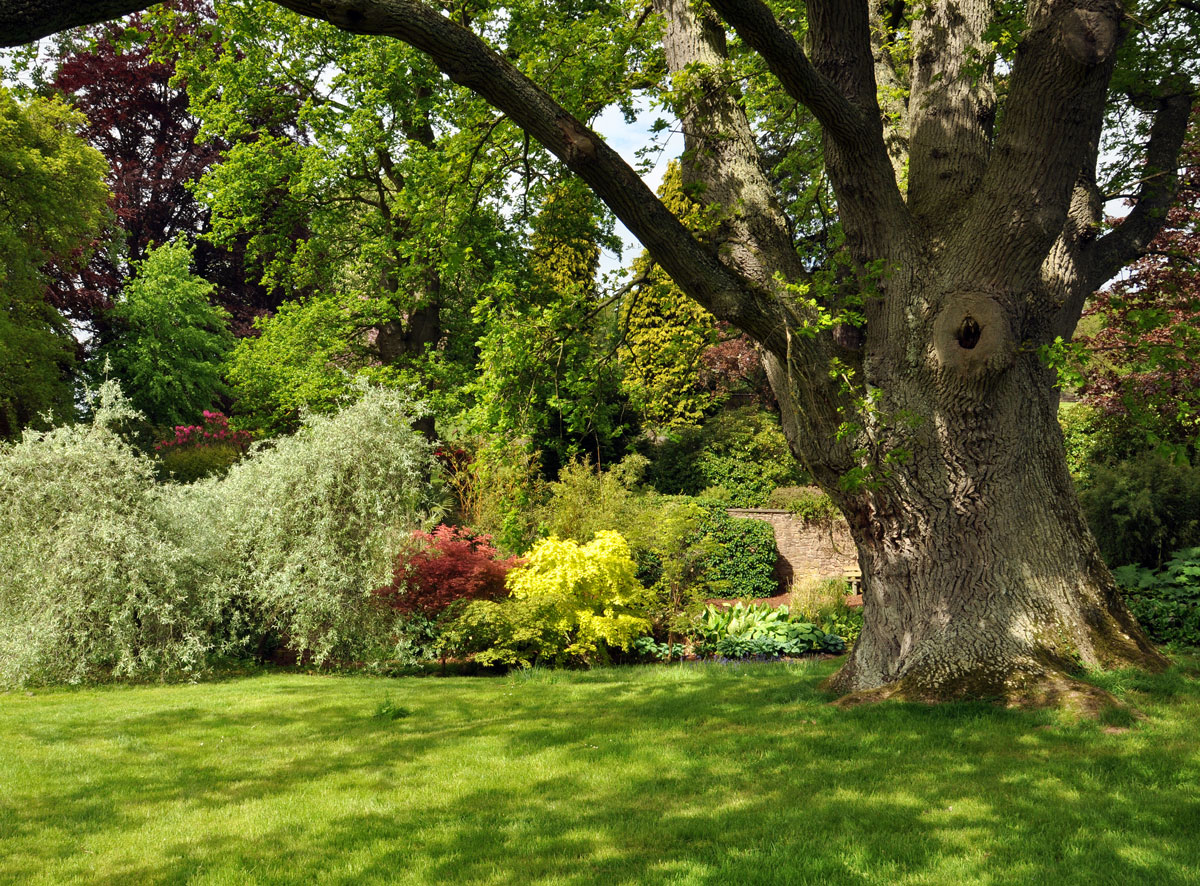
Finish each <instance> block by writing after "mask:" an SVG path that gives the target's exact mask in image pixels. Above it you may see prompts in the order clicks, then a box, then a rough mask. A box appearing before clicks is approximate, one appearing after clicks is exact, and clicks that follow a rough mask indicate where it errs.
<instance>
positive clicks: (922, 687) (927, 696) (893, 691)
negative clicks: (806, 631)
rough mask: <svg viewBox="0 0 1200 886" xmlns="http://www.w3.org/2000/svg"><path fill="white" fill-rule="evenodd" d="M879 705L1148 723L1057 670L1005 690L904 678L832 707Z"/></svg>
mask: <svg viewBox="0 0 1200 886" xmlns="http://www.w3.org/2000/svg"><path fill="white" fill-rule="evenodd" d="M838 676H839V675H838V674H834V675H833V676H832V677H830V678H829V680H827V681H826V683H825V687H824V688H826V689H828V690H831V691H837V678H838ZM880 701H907V702H917V703H921V704H931V705H932V704H940V703H942V702H949V701H990V702H993V703H995V704H997V705H1003V706H1005V707H1011V708H1024V709H1028V710H1038V709H1053V710H1058V711H1062V712H1064V713H1066V714H1068V715H1071V716H1073V717H1075V718H1077V719H1079V720H1104V719H1108V718H1110V717H1111V716H1112V715H1113V713H1114V712H1116V711H1119V712H1122V713H1123V714H1124V715H1125V716H1126V717H1128V718H1130V719H1133V720H1141V719H1143V718H1144V715H1143V714H1142V713H1141V712H1140V711H1138V710H1137V709H1136V708H1133V707H1131V706H1130V705H1129V704H1127V703H1126V702H1124V701H1122V700H1120V699H1119V698H1117V697H1116V696H1114V695H1113V694H1112V693H1111V692H1108V691H1107V690H1105V689H1101V688H1100V687H1098V686H1093V685H1091V684H1090V683H1085V682H1083V681H1082V680H1079V679H1077V678H1075V677H1072V676H1071V675H1069V674H1067V673H1064V672H1062V671H1060V670H1056V669H1047V670H1041V671H1029V670H1022V671H1019V672H1015V673H1013V674H1011V675H1010V676H1009V678H1008V679H1007V680H1005V681H1004V682H1003V683H1002V684H996V683H994V682H992V681H988V683H987V684H986V685H985V684H983V683H979V682H975V681H971V680H967V679H959V680H954V681H950V682H948V683H945V684H942V685H939V686H936V687H932V686H929V685H928V684H922V683H921V682H920V681H918V680H914V679H911V678H905V679H901V680H898V681H896V682H894V683H888V684H886V685H884V686H878V687H875V688H872V689H860V690H857V691H854V692H849V693H846V694H845V695H843V696H841V697H840V698H838V699H836V700H835V701H834V702H833V705H834V706H836V707H840V708H852V707H857V706H858V705H864V704H873V703H875V702H880Z"/></svg>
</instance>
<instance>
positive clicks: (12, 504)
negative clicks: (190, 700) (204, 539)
mask: <svg viewBox="0 0 1200 886" xmlns="http://www.w3.org/2000/svg"><path fill="white" fill-rule="evenodd" d="M130 416H131V410H130V408H129V404H128V401H126V400H124V399H123V398H122V397H121V395H120V391H119V389H118V388H117V386H116V385H115V383H108V384H105V385H103V386H102V387H101V389H100V391H99V394H98V397H97V401H96V409H95V413H94V420H93V422H92V424H90V425H76V426H66V427H60V428H56V429H54V430H52V431H49V432H44V433H36V432H34V431H26V433H25V436H24V437H23V439H22V440H21V441H20V442H18V443H13V444H0V683H3V684H6V685H12V684H18V685H20V684H26V683H51V682H69V683H78V682H81V681H95V680H104V679H109V678H115V679H134V678H145V677H165V676H176V675H180V676H194V675H196V674H198V673H200V672H202V671H203V670H204V668H205V666H206V664H207V660H208V658H209V656H210V655H211V654H212V653H214V652H220V651H221V649H220V646H219V644H218V643H217V641H216V637H215V633H216V630H217V626H218V624H219V622H220V621H221V619H222V617H223V614H222V608H223V603H224V599H223V598H224V595H225V589H224V588H222V587H220V586H219V585H218V586H214V587H210V586H206V583H205V577H204V574H203V570H202V569H200V568H197V566H198V564H197V562H196V560H195V559H194V558H192V557H191V556H190V553H189V551H187V550H186V549H184V546H183V544H182V539H180V538H178V537H177V536H176V535H175V534H174V533H173V532H172V531H171V529H170V521H169V519H166V518H165V515H164V514H163V512H162V508H161V506H160V505H161V503H160V501H159V494H158V492H157V490H156V488H155V483H154V466H153V463H152V462H151V460H149V459H147V458H145V457H143V456H141V455H139V454H138V453H137V452H135V451H134V450H133V449H131V448H130V447H129V446H128V445H127V444H126V443H124V442H123V441H122V439H121V438H120V436H119V435H118V434H117V433H116V432H115V430H114V429H113V426H114V425H115V424H117V423H119V422H120V421H122V420H125V419H128V418H129V417H130Z"/></svg>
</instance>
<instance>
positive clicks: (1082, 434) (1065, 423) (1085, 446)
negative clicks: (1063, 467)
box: [1058, 403, 1109, 482]
mask: <svg viewBox="0 0 1200 886" xmlns="http://www.w3.org/2000/svg"><path fill="white" fill-rule="evenodd" d="M1099 419H1100V416H1099V415H1098V414H1097V413H1096V412H1095V411H1094V410H1093V409H1091V408H1090V407H1089V406H1086V405H1085V404H1083V403H1061V404H1059V407H1058V424H1059V427H1061V428H1062V435H1063V445H1064V446H1065V447H1066V450H1067V468H1068V469H1069V470H1070V471H1071V476H1072V477H1073V478H1075V480H1076V482H1081V481H1086V478H1087V476H1088V475H1089V474H1090V472H1091V470H1092V467H1093V466H1094V465H1095V464H1097V462H1098V461H1099V460H1100V457H1101V454H1102V453H1104V452H1105V451H1106V450H1107V448H1108V446H1107V444H1108V442H1109V441H1108V439H1107V435H1106V434H1105V433H1104V431H1103V430H1102V429H1101V427H1100V422H1099Z"/></svg>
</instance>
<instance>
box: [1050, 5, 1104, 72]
mask: <svg viewBox="0 0 1200 886" xmlns="http://www.w3.org/2000/svg"><path fill="white" fill-rule="evenodd" d="M1059 37H1060V39H1061V40H1062V45H1063V48H1064V49H1065V50H1066V51H1067V54H1068V55H1069V56H1071V58H1073V59H1075V61H1077V62H1079V63H1080V64H1081V65H1088V66H1089V67H1091V66H1094V65H1098V64H1100V63H1102V62H1104V61H1106V60H1107V59H1108V57H1109V56H1110V55H1111V54H1112V51H1113V50H1114V49H1115V48H1116V46H1117V23H1116V21H1114V20H1113V19H1112V18H1111V17H1110V16H1109V15H1107V14H1105V13H1103V12H1099V11H1097V10H1095V9H1072V10H1071V11H1070V12H1068V13H1067V14H1066V15H1064V16H1063V17H1062V22H1061V23H1060V24H1059Z"/></svg>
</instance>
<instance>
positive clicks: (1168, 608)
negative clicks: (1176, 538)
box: [1113, 547, 1200, 647]
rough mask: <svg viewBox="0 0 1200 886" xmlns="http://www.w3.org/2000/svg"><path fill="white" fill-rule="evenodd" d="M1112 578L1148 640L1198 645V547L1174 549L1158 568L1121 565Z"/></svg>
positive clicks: (1199, 642)
mask: <svg viewBox="0 0 1200 886" xmlns="http://www.w3.org/2000/svg"><path fill="white" fill-rule="evenodd" d="M1113 578H1115V579H1116V580H1117V583H1118V584H1120V585H1121V587H1122V588H1123V589H1124V591H1125V602H1126V603H1127V604H1128V605H1129V609H1130V611H1132V612H1133V614H1134V616H1135V617H1136V618H1137V620H1138V623H1139V624H1141V626H1142V628H1143V629H1144V630H1145V631H1146V633H1147V634H1149V635H1150V639H1152V640H1154V641H1155V642H1156V643H1170V644H1172V645H1177V646H1190V647H1196V646H1200V548H1197V547H1193V548H1185V549H1183V550H1182V551H1176V552H1175V554H1174V555H1173V556H1172V557H1171V559H1170V560H1168V561H1167V562H1166V564H1164V566H1163V568H1162V569H1161V570H1158V571H1154V570H1151V569H1146V568H1145V567H1142V566H1136V565H1132V564H1131V565H1127V566H1122V567H1120V568H1119V569H1114V570H1113Z"/></svg>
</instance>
